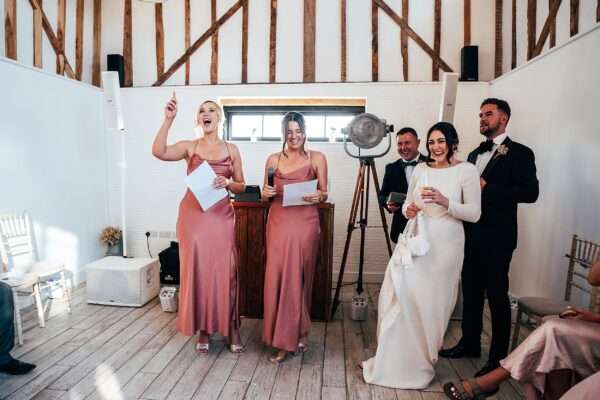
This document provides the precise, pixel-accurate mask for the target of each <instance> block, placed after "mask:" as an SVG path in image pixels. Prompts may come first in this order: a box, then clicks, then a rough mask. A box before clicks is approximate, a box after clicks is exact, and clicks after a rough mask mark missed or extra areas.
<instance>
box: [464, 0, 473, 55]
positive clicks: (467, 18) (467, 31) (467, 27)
mask: <svg viewBox="0 0 600 400" xmlns="http://www.w3.org/2000/svg"><path fill="white" fill-rule="evenodd" d="M463 24H464V28H463V29H464V32H463V33H464V41H463V43H464V45H465V46H470V45H471V0H464V3H463Z"/></svg>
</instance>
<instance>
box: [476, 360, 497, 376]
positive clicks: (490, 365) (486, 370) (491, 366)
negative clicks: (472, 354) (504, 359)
mask: <svg viewBox="0 0 600 400" xmlns="http://www.w3.org/2000/svg"><path fill="white" fill-rule="evenodd" d="M499 366H500V363H498V362H490V361H488V362H486V363H485V365H484V366H483V367H481V369H480V370H479V371H477V372H476V373H475V377H480V376H483V375H485V374H487V373H489V372H492V371H493V370H495V369H496V368H498V367H499Z"/></svg>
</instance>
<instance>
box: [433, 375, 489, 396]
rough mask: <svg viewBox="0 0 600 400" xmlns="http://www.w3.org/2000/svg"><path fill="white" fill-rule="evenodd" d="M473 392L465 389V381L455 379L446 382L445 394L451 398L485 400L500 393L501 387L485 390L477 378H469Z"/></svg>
mask: <svg viewBox="0 0 600 400" xmlns="http://www.w3.org/2000/svg"><path fill="white" fill-rule="evenodd" d="M466 382H467V383H468V384H469V386H470V387H471V393H469V392H468V391H467V389H465V385H464V381H462V380H454V381H450V382H448V383H446V384H444V386H443V389H444V394H445V395H446V397H448V398H449V399H451V400H483V399H486V398H488V397H489V396H493V395H495V394H496V393H498V390H499V389H500V388H496V389H494V390H490V391H484V390H483V389H482V388H481V386H479V384H478V383H477V380H476V379H475V378H470V379H467V380H466Z"/></svg>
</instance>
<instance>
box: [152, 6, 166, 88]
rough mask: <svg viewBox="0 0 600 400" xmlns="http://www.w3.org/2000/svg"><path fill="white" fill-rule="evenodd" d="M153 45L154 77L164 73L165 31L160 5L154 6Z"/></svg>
mask: <svg viewBox="0 0 600 400" xmlns="http://www.w3.org/2000/svg"><path fill="white" fill-rule="evenodd" d="M154 45H155V47H156V77H157V78H158V77H159V76H161V74H162V73H163V72H165V29H164V25H163V9H162V3H156V4H155V5H154Z"/></svg>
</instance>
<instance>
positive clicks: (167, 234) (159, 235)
mask: <svg viewBox="0 0 600 400" xmlns="http://www.w3.org/2000/svg"><path fill="white" fill-rule="evenodd" d="M148 234H150V236H148ZM145 235H146V237H150V238H153V239H163V240H164V239H174V238H176V237H177V234H176V233H175V232H173V231H146V232H145Z"/></svg>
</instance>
